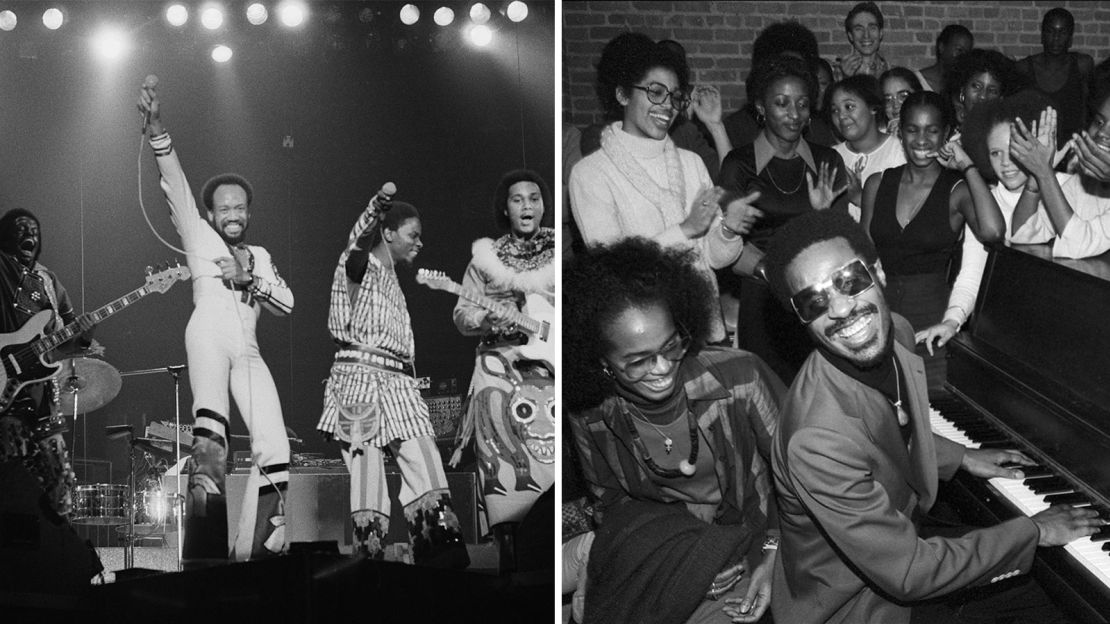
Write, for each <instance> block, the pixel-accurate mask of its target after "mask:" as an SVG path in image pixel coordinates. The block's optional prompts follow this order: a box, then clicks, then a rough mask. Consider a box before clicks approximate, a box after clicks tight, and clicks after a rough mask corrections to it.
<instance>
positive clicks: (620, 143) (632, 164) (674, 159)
mask: <svg viewBox="0 0 1110 624" xmlns="http://www.w3.org/2000/svg"><path fill="white" fill-rule="evenodd" d="M647 141H651V142H650V143H647ZM658 143H662V151H663V162H664V166H665V167H666V170H667V180H666V182H667V185H666V186H665V187H664V186H660V185H659V182H658V181H656V180H655V179H654V178H653V177H652V176H651V175H649V174H648V172H647V171H646V170H645V169H644V167H643V165H641V164H640V158H642V157H643V156H644V155H646V151H647V150H646V149H645V148H650V147H654V146H655V145H656V144H658ZM637 148H639V149H637ZM601 150H602V151H603V152H605V155H606V156H608V157H609V159H610V160H612V161H613V164H614V165H616V166H617V169H619V170H620V172H621V173H623V174H624V176H625V177H626V178H628V181H629V182H631V183H632V186H634V187H636V190H637V191H639V193H640V194H641V195H643V196H644V197H645V198H646V199H647V200H648V201H649V202H651V204H652V205H653V206H655V208H656V209H657V210H658V211H659V214H660V216H661V217H663V221H664V222H665V223H670V222H671V221H672V219H668V218H667V216H668V215H685V214H686V181H685V178H684V176H683V175H682V163H680V162H679V160H678V149H677V148H676V147H675V145H674V141H672V140H671V138H670V137H669V136H668V137H665V138H664V139H663V140H662V141H654V140H651V139H641V138H638V137H634V136H632V135H630V134H628V133H627V132H624V130H623V126H622V124H621V122H619V121H617V122H614V123H612V124H610V125H608V126H606V127H605V129H604V130H602V131H601ZM641 153H644V154H641Z"/></svg>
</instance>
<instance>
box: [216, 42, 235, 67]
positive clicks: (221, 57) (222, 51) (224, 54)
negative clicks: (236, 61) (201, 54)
mask: <svg viewBox="0 0 1110 624" xmlns="http://www.w3.org/2000/svg"><path fill="white" fill-rule="evenodd" d="M231 54H232V52H231V48H229V47H227V46H225V45H218V46H216V47H214V48H212V60H213V61H216V62H217V63H226V62H228V61H230V60H231Z"/></svg>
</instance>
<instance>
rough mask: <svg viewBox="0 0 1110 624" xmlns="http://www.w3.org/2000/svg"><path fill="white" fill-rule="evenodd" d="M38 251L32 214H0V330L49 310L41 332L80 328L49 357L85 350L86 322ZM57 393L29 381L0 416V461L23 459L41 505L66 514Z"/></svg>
mask: <svg viewBox="0 0 1110 624" xmlns="http://www.w3.org/2000/svg"><path fill="white" fill-rule="evenodd" d="M41 251H42V231H41V229H40V226H39V220H38V219H37V218H36V217H35V215H33V214H31V212H29V211H27V210H24V209H22V208H13V209H12V210H9V211H8V212H6V213H5V214H4V216H3V217H0V332H2V333H5V334H7V333H11V332H15V331H18V330H19V329H20V328H21V327H23V325H24V324H25V323H26V322H27V321H28V320H29V319H30V318H31V317H32V316H34V315H35V314H36V313H38V312H41V311H42V310H53V311H54V318H53V320H52V321H51V323H50V324H49V325H47V327H46V328H45V331H47V332H50V331H54V330H57V329H61V328H63V327H65V326H66V325H68V324H69V323H72V322H74V321H76V322H78V323H79V324H80V327H81V328H82V329H83V330H84V331H83V332H82V333H81V334H78V335H77V336H76V337H74V338H73V339H72V340H70V341H69V342H67V343H65V344H63V345H61V346H59V347H58V348H57V349H56V350H55V351H54V353H53V354H52V355H53V356H54V357H55V358H58V357H65V356H66V355H68V354H72V353H75V352H77V351H79V350H85V352H86V353H88V352H89V347H90V346H91V345H92V344H93V340H92V329H93V324H92V320H91V319H90V318H89V317H88V316H86V315H82V316H80V317H78V316H76V315H75V313H74V311H73V304H72V303H70V300H69V295H68V294H67V293H66V290H65V288H63V287H62V284H61V282H60V281H58V276H57V275H55V274H54V272H53V271H51V270H50V269H48V268H46V267H45V266H43V265H42V264H40V263H39V262H38V257H39V253H40V252H41ZM58 392H59V389H58V387H57V386H56V385H55V384H54V383H53V382H52V381H44V382H41V383H36V384H30V385H28V386H26V387H24V388H23V389H22V390H21V391H20V392H19V394H18V395H16V397H15V400H14V401H13V402H12V404H11V406H10V407H9V408H8V409H7V410H6V411H5V412H3V413H2V414H0V464H4V463H6V462H8V461H17V460H21V461H23V463H24V464H25V465H26V466H27V467H28V469H29V470H30V472H31V473H32V474H33V475H34V476H35V478H36V479H37V480H38V482H39V484H40V486H41V487H42V490H43V494H44V498H45V502H46V503H47V505H46V506H47V507H48V508H49V509H51V510H53V511H54V512H55V513H57V514H58V515H60V516H65V515H66V514H68V513H69V512H70V506H71V504H72V501H71V499H70V491H71V490H72V487H73V485H74V482H75V478H74V474H73V469H72V468H71V467H70V464H69V457H68V452H67V451H66V447H65V442H64V440H63V439H62V434H63V433H65V431H66V420H65V416H64V415H62V414H61V412H60V410H59V408H58V402H59V395H58Z"/></svg>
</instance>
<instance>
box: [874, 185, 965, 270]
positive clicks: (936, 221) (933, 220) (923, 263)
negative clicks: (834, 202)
mask: <svg viewBox="0 0 1110 624" xmlns="http://www.w3.org/2000/svg"><path fill="white" fill-rule="evenodd" d="M906 166H907V165H902V166H901V167H895V168H893V169H887V170H886V171H884V172H883V174H882V175H883V177H882V179H881V180H880V182H879V192H878V194H877V195H876V196H875V213H874V214H873V215H871V240H873V241H875V247H876V248H877V249H878V251H879V259H880V260H882V262H883V271H885V272H886V273H889V274H891V275H918V274H922V273H941V272H944V271H946V270H948V264H949V262H950V261H951V259H952V255H953V254H954V253H956V251H957V249H958V247H959V239H960V234H962V233H963V232H962V230H961V231H959V232H953V231H952V226H951V225H950V223H949V218H948V198H949V196H950V195H951V193H952V188H953V187H954V186H955V185H956V183H957V182H959V181H960V180H962V179H963V176H962V175H961V174H960V172H958V171H952V170H951V169H942V170H941V172H940V175H939V176H937V181H936V182H935V183H934V184H933V188H932V190H930V191H929V195H928V197H926V198H925V204H924V205H923V206H922V207H921V210H919V211H918V212H917V214H916V215H914V217H913V219H912V220H910V222H909V223H908V224H907V225H906V227H905V229H903V228H902V227H901V226H900V225H899V224H898V215H897V211H896V210H895V208H896V206H897V202H898V185H899V183H900V182H901V181H902V174H903V173H904V172H905V170H906Z"/></svg>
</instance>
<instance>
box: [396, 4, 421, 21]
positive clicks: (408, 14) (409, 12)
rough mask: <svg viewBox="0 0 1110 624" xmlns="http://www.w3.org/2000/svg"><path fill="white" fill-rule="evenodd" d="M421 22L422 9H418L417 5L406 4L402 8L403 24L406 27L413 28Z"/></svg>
mask: <svg viewBox="0 0 1110 624" xmlns="http://www.w3.org/2000/svg"><path fill="white" fill-rule="evenodd" d="M418 21H420V9H418V8H416V5H415V4H406V5H405V6H403V7H401V23H402V24H404V25H405V26H412V25H413V24H415V23H416V22H418Z"/></svg>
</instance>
